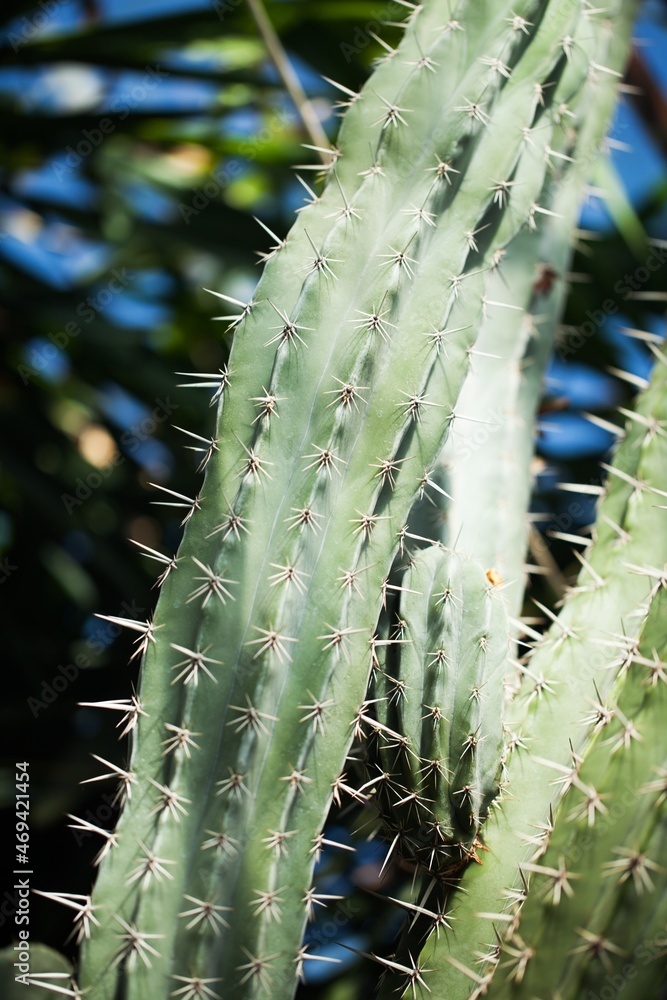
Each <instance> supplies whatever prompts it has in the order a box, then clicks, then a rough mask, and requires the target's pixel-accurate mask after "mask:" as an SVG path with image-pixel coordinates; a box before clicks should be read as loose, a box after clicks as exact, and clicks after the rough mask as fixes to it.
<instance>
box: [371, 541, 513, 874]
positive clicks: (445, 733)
mask: <svg viewBox="0 0 667 1000" xmlns="http://www.w3.org/2000/svg"><path fill="white" fill-rule="evenodd" d="M401 587H402V591H401V600H400V607H399V615H400V619H399V620H400V629H401V642H400V644H399V645H397V646H396V647H389V648H388V652H387V656H386V659H385V661H384V663H383V664H382V669H378V670H377V671H376V676H375V680H374V684H373V688H372V695H373V701H374V702H375V712H376V715H377V721H378V723H379V727H378V728H377V729H376V731H375V733H374V734H373V739H372V741H371V759H370V762H369V779H370V780H371V781H373V779H374V778H375V779H376V781H375V782H374V784H375V788H376V797H375V802H376V804H377V807H378V809H379V810H380V814H381V815H382V818H383V826H384V831H385V836H386V837H387V839H388V840H389V841H391V842H392V846H395V848H396V853H397V855H400V856H401V858H402V859H403V860H404V861H406V862H408V863H410V864H412V865H415V866H417V867H418V868H419V869H421V870H422V871H425V872H427V873H429V874H431V875H434V876H436V877H438V878H445V877H448V876H451V875H452V874H453V873H456V872H458V871H460V869H461V868H462V867H464V866H465V865H466V864H467V862H468V861H469V860H470V859H471V858H473V857H475V850H476V847H477V846H478V835H479V831H480V827H481V825H482V823H483V822H484V820H485V819H486V816H487V814H488V811H489V806H490V804H491V802H492V801H493V799H494V798H495V796H496V795H497V794H498V788H499V785H498V782H499V779H500V773H501V768H502V758H503V754H504V741H503V728H502V705H503V701H504V689H503V681H504V677H505V675H506V673H507V669H508V664H507V660H508V655H509V642H510V628H509V621H508V615H507V607H506V604H505V601H504V598H503V596H502V595H501V593H500V591H499V590H498V589H497V588H495V587H494V586H493V585H492V584H491V583H490V581H489V580H488V578H487V575H486V573H485V571H484V568H483V567H482V566H481V565H480V564H479V563H476V562H473V561H472V560H465V559H461V558H460V557H459V556H457V555H456V554H454V553H452V552H448V551H447V550H446V549H444V548H440V547H438V546H430V547H429V548H426V549H424V550H423V551H422V552H420V553H419V554H418V555H417V556H416V557H415V559H414V561H413V562H412V564H411V566H410V568H409V569H408V570H407V571H406V572H405V574H404V576H403V578H402V581H401ZM392 654H395V655H392ZM370 728H371V729H372V728H373V727H372V724H371V725H370ZM397 733H398V734H400V735H402V736H405V737H407V741H406V742H405V743H404V744H399V745H398V746H397V742H396V738H395V735H394V734H397ZM378 774H379V775H382V780H380V781H377V776H378ZM395 838H397V839H396V840H395ZM394 840H395V844H394Z"/></svg>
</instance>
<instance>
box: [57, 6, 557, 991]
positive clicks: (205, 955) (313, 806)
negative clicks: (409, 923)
mask: <svg viewBox="0 0 667 1000" xmlns="http://www.w3.org/2000/svg"><path fill="white" fill-rule="evenodd" d="M444 6H445V5H444V4H431V5H424V6H423V7H417V6H416V7H415V8H414V10H413V16H412V17H411V19H410V21H411V24H410V27H409V30H408V31H407V32H406V36H405V42H404V44H403V45H402V46H401V47H400V48H399V50H398V52H397V54H396V56H395V57H394V58H393V59H392V64H391V66H390V67H389V68H387V66H382V67H380V69H379V70H378V72H377V74H376V76H375V77H374V79H373V81H372V83H371V85H370V86H369V87H367V88H366V89H365V90H364V92H363V94H362V95H360V97H359V98H358V99H357V100H355V101H354V103H353V106H352V109H351V113H350V114H349V115H348V117H347V118H346V122H345V126H344V128H343V132H342V135H341V141H340V147H341V152H340V156H337V157H335V158H333V157H332V167H331V170H330V171H329V176H330V178H334V179H335V184H332V183H331V182H330V183H329V184H328V186H327V187H326V189H325V191H324V194H323V195H322V196H321V197H320V198H316V199H315V203H314V204H313V205H312V206H309V207H307V208H306V210H305V211H303V212H301V213H300V216H299V220H298V222H297V225H296V226H295V228H294V230H293V231H292V233H291V234H290V235H289V236H288V238H287V240H286V241H285V242H284V243H282V244H279V245H278V246H276V247H275V248H274V249H272V251H271V253H270V254H269V255H268V256H269V257H270V261H269V266H268V268H267V271H266V273H265V276H264V278H263V279H262V283H261V285H260V287H259V289H258V291H257V295H256V297H255V300H254V301H252V302H250V303H247V304H240V308H241V312H240V314H239V315H234V316H232V317H227V320H228V321H229V322H230V323H232V324H233V326H234V327H235V329H236V341H235V345H234V350H233V353H232V357H231V359H230V366H229V368H225V369H224V370H222V371H221V372H219V373H217V374H215V375H213V376H211V375H208V374H206V373H203V374H202V375H200V376H197V378H198V380H199V384H201V385H207V386H208V387H209V388H212V389H213V390H214V392H213V397H214V400H217V401H218V402H219V409H220V418H219V424H218V427H217V430H216V435H215V437H214V438H212V439H211V440H210V441H208V440H202V441H200V442H199V445H198V446H197V447H201V450H202V452H203V459H202V463H203V465H204V466H205V469H206V478H205V482H204V486H203V488H202V491H201V493H200V494H199V495H198V496H197V497H195V498H193V499H190V498H187V497H184V496H180V495H177V494H171V498H170V499H169V500H167V501H164V502H167V503H170V504H173V505H174V506H179V507H182V508H183V509H184V511H185V518H184V521H185V538H184V542H183V545H182V548H181V550H180V551H179V554H178V557H177V558H175V559H171V558H169V557H162V556H161V555H160V554H159V553H156V552H154V551H152V550H151V551H150V552H147V554H148V555H150V556H151V557H152V558H155V559H157V560H158V561H159V562H161V563H163V564H164V566H165V569H164V570H163V573H162V576H161V584H162V596H161V598H160V602H159V604H158V608H157V610H156V614H155V619H154V620H153V621H149V622H146V623H138V622H133V621H130V620H127V621H125V624H128V626H129V627H131V628H133V629H134V630H135V631H137V632H138V633H139V635H138V644H137V653H138V654H141V655H142V656H143V663H142V677H141V686H140V690H139V694H138V695H137V696H135V697H134V698H133V699H132V701H131V702H130V704H128V705H115V706H113V707H115V708H118V709H119V710H122V711H123V720H122V727H123V731H124V732H125V733H127V732H131V734H132V740H133V742H132V756H131V760H130V762H129V764H127V765H124V766H119V765H116V764H107V762H103V763H104V764H105V766H107V767H108V771H105V773H104V774H103V775H101V776H100V779H101V778H109V779H111V780H114V781H119V782H120V790H121V795H122V797H123V798H124V800H125V807H124V810H123V814H122V817H121V820H120V822H119V826H118V829H117V830H116V831H115V832H114V833H110V832H108V831H104V830H101V829H99V830H97V832H99V833H100V834H101V835H102V837H103V840H104V844H103V855H104V856H103V858H102V859H101V860H102V864H101V871H100V877H99V879H98V885H97V887H96V890H95V902H94V903H93V902H92V901H91V900H86V901H85V906H84V908H83V910H81V912H82V913H85V915H86V919H85V920H84V919H83V917H82V918H81V921H80V925H81V928H82V937H83V946H84V948H83V965H82V979H81V983H82V986H83V987H84V988H85V989H87V990H90V991H91V994H92V995H94V996H95V997H99V998H104V997H109V996H111V995H116V994H117V992H118V990H121V992H122V993H123V995H124V996H127V997H128V998H138V997H143V996H146V995H148V993H150V994H151V995H159V994H160V992H161V991H163V992H166V991H171V992H173V989H172V987H173V986H174V982H173V981H174V980H175V981H176V983H177V984H180V983H184V984H185V985H184V986H182V987H177V989H178V990H180V992H182V993H184V994H187V992H188V991H189V992H190V993H191V994H192V995H193V996H197V995H199V994H200V995H211V994H213V993H214V989H213V985H212V984H215V983H217V982H218V981H219V980H220V979H224V983H225V988H229V987H230V984H232V985H233V988H234V989H235V990H237V991H240V990H242V989H244V988H245V989H247V990H248V991H253V990H255V989H256V988H257V987H263V988H269V987H271V988H275V989H277V990H278V991H283V992H284V993H285V995H288V993H289V992H290V990H291V989H292V985H293V983H294V982H295V979H296V976H295V973H298V972H300V970H301V969H302V968H303V963H304V961H305V960H306V957H307V956H305V955H304V954H303V950H302V949H301V948H300V947H299V941H300V937H301V933H302V927H303V922H304V919H305V915H306V912H307V908H308V907H307V902H306V901H307V900H308V899H309V898H311V897H310V896H309V894H310V893H311V892H312V890H311V889H310V888H309V881H310V875H311V872H312V865H313V860H310V861H309V862H307V863H306V864H305V865H304V863H303V857H304V856H309V857H310V858H311V859H314V856H315V852H316V850H317V848H318V845H319V838H320V836H321V835H320V834H319V832H318V831H319V830H320V829H321V824H322V822H323V820H324V817H325V815H326V811H327V807H328V805H329V803H330V801H331V799H332V797H333V795H334V794H335V792H334V789H335V788H336V787H337V780H338V774H339V771H340V768H341V764H342V761H343V759H344V756H345V752H346V749H347V746H348V744H349V740H350V738H351V727H350V721H352V720H354V719H355V717H356V716H357V715H358V713H359V711H360V709H359V706H360V705H362V704H363V700H364V691H365V684H366V679H367V674H368V670H369V668H370V666H371V663H372V654H373V651H374V649H375V643H376V639H375V621H376V619H377V616H378V613H379V610H380V606H381V602H382V595H383V581H384V580H385V579H386V577H387V575H388V572H389V567H390V565H391V560H392V557H393V555H394V553H395V551H396V549H397V548H398V546H399V544H401V543H403V542H404V541H405V537H406V529H405V521H406V517H407V513H408V511H409V509H410V506H411V504H412V502H413V500H414V499H415V497H417V496H419V495H420V493H423V492H424V491H425V490H427V489H428V488H429V487H430V485H431V483H432V480H431V478H430V470H431V468H432V464H433V461H434V460H435V457H436V455H437V453H438V450H439V448H440V445H441V443H442V440H443V439H444V437H445V434H446V432H447V430H448V429H449V427H450V426H451V425H452V424H453V423H454V422H455V421H456V419H457V417H458V416H460V415H459V414H457V413H456V410H455V404H456V399H457V395H458V391H459V388H460V385H461V383H462V381H463V378H464V376H465V374H466V372H467V371H468V369H469V366H470V348H471V346H472V343H473V340H474V330H475V327H476V324H477V323H478V320H479V315H480V311H481V301H482V289H483V276H484V273H485V271H486V270H487V269H488V268H490V267H501V266H502V251H503V248H504V245H505V244H506V243H507V241H508V240H509V239H511V237H512V236H513V235H514V234H515V233H516V232H517V231H518V230H519V229H520V228H521V226H523V225H524V224H526V223H528V224H529V225H532V224H534V223H535V218H536V213H538V214H539V211H540V206H539V204H538V201H537V199H538V198H539V192H540V191H541V190H542V188H543V179H544V177H545V176H546V175H547V174H548V172H549V170H550V168H551V164H550V150H551V147H550V145H549V143H550V141H551V142H553V138H552V137H553V133H554V132H555V131H557V130H558V128H559V127H560V125H559V122H558V119H557V116H556V115H555V114H552V113H551V112H552V110H553V109H552V101H551V94H552V93H553V94H556V93H558V88H559V86H563V87H565V89H567V87H568V86H569V85H570V84H569V82H568V73H569V66H570V62H569V60H570V59H571V57H572V52H571V51H568V52H567V53H566V55H567V57H568V58H567V65H562V56H563V53H565V48H566V47H565V45H564V42H563V39H564V38H566V37H569V35H567V34H566V32H567V31H568V29H569V26H570V25H571V24H574V23H575V21H576V12H567V13H564V14H562V13H559V11H558V10H557V9H556V8H557V5H555V4H553V3H550V4H549V5H548V7H547V10H546V13H544V14H543V16H542V17H541V18H539V19H536V21H535V22H531V21H530V20H529V18H530V17H531V16H532V14H531V11H532V10H533V9H534V10H535V11H537V9H538V5H537V4H535V3H533V4H529V3H527V4H525V5H522V10H523V7H525V8H526V16H525V17H524V16H523V15H521V14H517V13H516V12H515V11H514V10H512V11H509V6H508V5H506V6H507V10H505V9H504V8H503V10H502V11H501V12H499V10H498V9H497V6H496V7H494V8H493V10H492V9H491V7H489V8H488V11H487V10H486V8H487V6H488V5H485V11H486V13H487V14H488V18H487V17H486V16H485V14H480V12H479V11H477V12H472V11H471V9H470V7H469V5H466V4H462V5H460V11H459V12H457V15H456V18H451V17H450V20H449V21H447V23H446V24H443V23H442V18H443V12H444ZM515 7H516V5H515ZM449 14H450V12H449V11H447V15H448V16H449ZM457 18H458V20H457ZM499 28H500V30H498V29H499ZM457 29H460V30H461V31H464V30H465V31H466V32H467V35H468V37H467V42H468V46H467V49H468V53H469V52H471V51H479V52H480V60H483V61H485V63H486V65H488V79H485V80H484V81H483V87H482V90H481V92H480V86H481V84H480V77H479V67H478V66H477V65H476V64H475V65H471V66H469V67H468V66H465V65H464V64H463V63H461V61H460V56H461V55H462V52H463V47H461V46H460V47H459V48H457V42H456V38H457V35H458V34H459V31H458V30H457ZM528 42H530V47H528ZM568 49H569V46H568ZM522 60H523V61H522ZM399 65H400V66H401V71H400V72H398V73H397V72H396V67H397V66H399ZM443 100H446V101H448V102H449V106H450V107H451V109H452V112H451V116H450V117H448V118H446V119H445V121H444V123H443V120H442V112H441V106H442V102H443ZM411 104H412V105H413V106H412V107H411V106H410V105H411ZM538 122H539V128H538V127H536V126H537V123H538ZM369 129H370V131H371V135H372V136H374V139H373V141H372V144H371V147H370V156H369V154H368V149H369V147H368V144H367V141H366V135H367V131H368V130H369ZM533 129H534V134H532V135H531V136H529V138H530V139H531V140H532V141H530V142H529V141H527V136H526V133H527V132H528V133H531V131H532V130H533ZM361 136H363V141H361ZM355 146H356V150H357V151H358V152H357V151H355ZM334 159H335V166H334ZM490 162H492V163H493V173H492V174H491V173H490V168H489V166H488V164H489V163H490ZM359 168H361V169H359ZM397 209H398V211H397ZM447 213H449V216H451V218H452V220H453V221H452V224H451V226H448V224H447V219H448V214H447ZM443 216H444V218H443ZM332 218H333V220H334V221H333V222H332V221H331V219H332ZM364 234H365V236H366V238H365V239H364V238H363V237H364ZM443 273H444V274H445V275H447V279H446V281H447V283H446V287H445V289H444V290H443V289H442V274H443ZM445 362H446V363H445ZM377 452H379V454H378V453H377ZM167 492H168V493H169V492H170V491H167ZM343 556H345V558H343ZM341 563H342V565H341ZM358 598H361V600H359V599H358ZM369 646H370V653H371V655H370V656H369ZM304 691H305V692H306V693H305V694H304ZM105 707H109V708H110V707H112V706H111V705H110V704H108V705H106V706H105ZM125 709H127V711H126V710H125ZM325 734H326V740H325V739H324V736H325ZM320 737H322V738H320ZM276 788H284V790H285V791H284V793H283V794H282V795H276V793H275V792H276ZM183 858H186V859H187V863H185V862H184V861H183V860H182V859H183ZM232 859H233V863H232ZM137 890H139V891H137ZM70 902H72V901H70ZM77 902H78V903H81V902H82V901H80V900H79V901H77ZM230 912H233V919H230V918H229V917H228V916H225V914H228V913H230ZM93 914H95V919H92V915H93ZM98 921H99V926H98ZM227 924H229V926H226V925H227ZM223 932H224V933H223ZM172 955H173V957H172ZM221 956H222V957H221ZM172 969H173V970H174V971H173V972H172V971H171V970H172ZM193 970H196V971H193Z"/></svg>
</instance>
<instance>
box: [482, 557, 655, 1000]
mask: <svg viewBox="0 0 667 1000" xmlns="http://www.w3.org/2000/svg"><path fill="white" fill-rule="evenodd" d="M654 579H655V578H654ZM666 611H667V592H666V591H665V584H664V573H660V574H658V576H657V580H656V582H655V583H654V586H653V588H652V592H651V593H650V594H649V606H648V611H647V614H646V618H645V620H644V623H643V627H642V629H641V633H640V635H639V637H638V640H637V642H636V643H635V644H633V648H632V649H631V650H629V656H628V660H627V662H626V664H625V667H624V669H623V670H622V672H621V673H620V675H619V677H618V679H617V681H616V684H615V685H614V689H613V690H612V691H611V692H610V695H609V697H608V698H606V699H604V700H602V699H601V698H597V697H595V698H591V699H589V705H588V710H587V712H586V714H585V716H584V718H583V719H582V720H581V722H582V723H583V724H584V725H591V724H592V725H593V734H594V742H593V743H592V746H591V748H590V750H589V751H588V752H587V753H586V755H585V757H584V758H583V760H582V762H581V763H579V762H578V761H577V765H576V767H575V769H573V771H572V772H571V773H569V774H567V775H563V782H562V785H563V788H565V789H566V792H565V794H564V795H563V798H562V802H561V804H560V806H559V812H560V814H561V815H562V817H563V818H562V820H561V819H558V820H557V821H556V823H555V825H554V829H553V832H552V833H551V835H550V836H549V837H548V838H546V837H545V836H540V834H539V833H538V834H536V836H535V837H534V838H533V845H532V846H533V847H534V853H533V854H532V856H531V860H530V861H529V862H528V863H526V864H524V865H523V870H524V871H527V872H529V873H530V874H531V877H532V879H533V880H534V885H533V886H531V892H530V894H529V896H528V899H527V900H526V903H525V904H524V907H523V912H522V918H521V939H522V941H523V946H524V949H525V954H528V953H530V960H529V961H527V962H526V968H525V970H524V974H523V975H522V976H520V977H518V976H516V975H515V976H513V977H512V976H511V969H512V965H511V964H510V963H508V964H507V966H506V967H505V971H504V974H502V973H501V974H499V977H498V983H497V984H496V983H495V982H494V987H493V989H492V990H491V992H490V996H513V997H514V996H516V997H523V996H526V997H527V996H532V995H533V994H534V992H535V990H536V989H538V988H539V989H540V990H542V991H544V990H545V989H547V988H549V989H551V991H552V992H557V993H558V995H559V996H561V997H563V1000H565V998H567V997H572V998H575V997H580V996H582V995H586V996H588V995H589V993H593V994H598V993H599V991H600V990H601V989H602V988H603V987H604V986H605V979H606V977H610V979H613V978H614V977H615V976H618V975H619V974H620V973H621V972H622V970H623V968H624V967H627V965H628V962H633V960H634V962H635V963H636V962H637V959H638V958H639V957H640V955H639V954H638V953H637V949H639V948H640V947H641V945H642V944H643V943H644V942H646V941H651V940H652V939H653V938H654V937H655V936H656V932H657V928H658V925H657V924H655V925H654V926H655V928H656V931H655V932H654V933H653V934H651V933H650V932H649V928H648V926H647V925H649V926H650V923H651V921H652V919H653V918H654V916H655V909H656V905H658V908H660V907H659V904H658V900H659V899H660V896H661V895H662V894H664V890H665V885H666V882H667V869H665V867H664V862H665V860H667V839H666V835H665V829H666V825H665V808H664V805H665V778H664V775H665V767H666V765H667V753H666V752H665V748H664V741H663V740H662V739H661V736H662V733H663V731H664V719H665V694H666V691H667V688H666V686H665V681H666V679H667V678H666V675H665V673H664V670H665V662H664V661H665V655H666V654H667V638H666V637H665V628H664V622H665V612H666ZM647 778H648V779H649V780H646V779H647ZM662 919H663V920H664V908H663V913H662ZM561 955H567V956H568V961H567V963H566V964H563V963H561V962H559V961H558V960H557V959H558V956H561ZM501 964H502V963H501ZM644 964H646V963H644ZM651 971H652V972H653V970H651ZM650 974H651V973H649V975H650ZM633 979H634V976H633ZM633 988H636V987H634V986H633ZM641 995H650V987H649V991H648V992H647V993H646V994H643V993H642V994H641Z"/></svg>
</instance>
